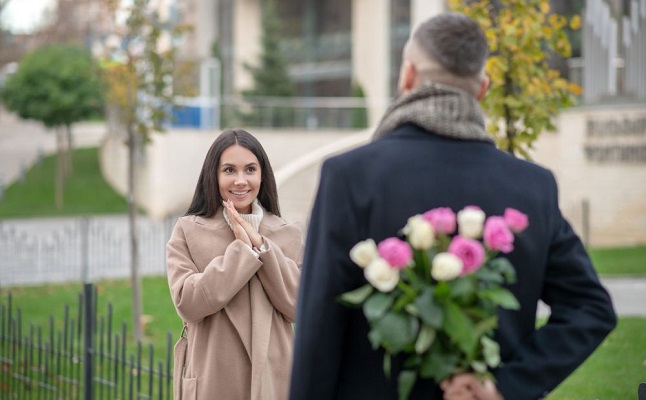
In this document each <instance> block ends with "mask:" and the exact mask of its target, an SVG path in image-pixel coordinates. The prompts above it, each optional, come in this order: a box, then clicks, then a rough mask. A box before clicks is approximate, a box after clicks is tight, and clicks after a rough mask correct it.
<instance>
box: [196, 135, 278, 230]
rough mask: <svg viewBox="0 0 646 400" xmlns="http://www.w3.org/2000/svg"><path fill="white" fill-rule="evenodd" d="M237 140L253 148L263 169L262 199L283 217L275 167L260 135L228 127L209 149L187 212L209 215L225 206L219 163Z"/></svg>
mask: <svg viewBox="0 0 646 400" xmlns="http://www.w3.org/2000/svg"><path fill="white" fill-rule="evenodd" d="M236 144H237V145H240V146H242V147H244V148H245V149H247V150H249V151H250V152H252V153H253V154H254V155H255V156H256V158H257V159H258V162H259V163H260V171H261V183H260V190H259V191H258V201H260V204H262V206H263V208H264V209H265V210H267V211H269V212H270V213H272V214H274V215H277V216H279V217H280V207H279V205H278V190H277V188H276V178H274V171H273V170H272V169H271V164H270V163H269V158H268V157H267V154H266V153H265V149H263V147H262V145H261V144H260V142H259V141H258V139H256V138H255V137H254V136H253V135H252V134H251V133H249V132H247V131H245V130H242V129H227V130H226V131H224V132H222V133H221V134H220V136H218V137H217V139H215V141H214V142H213V144H212V145H211V148H210V149H209V151H208V153H206V158H205V159H204V165H202V171H201V172H200V177H199V179H198V180H197V185H196V187H195V193H194V194H193V200H192V201H191V205H190V206H189V207H188V210H187V211H186V214H184V215H199V216H203V217H206V218H209V217H212V216H213V215H215V212H216V211H217V210H218V208H219V207H222V200H223V199H222V196H220V185H219V182H218V166H219V164H220V157H221V156H222V152H223V151H224V150H226V149H227V148H229V147H231V146H233V145H236Z"/></svg>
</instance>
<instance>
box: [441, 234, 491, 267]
mask: <svg viewBox="0 0 646 400" xmlns="http://www.w3.org/2000/svg"><path fill="white" fill-rule="evenodd" d="M448 252H449V253H451V254H455V255H456V256H457V257H458V258H459V259H460V260H462V275H466V274H470V273H472V272H474V271H476V270H477V269H478V268H480V266H481V265H482V263H483V262H484V259H485V250H484V247H482V244H481V243H480V242H479V241H477V240H474V239H469V238H465V237H462V236H459V235H458V236H456V237H454V238H453V240H452V241H451V244H449V249H448Z"/></svg>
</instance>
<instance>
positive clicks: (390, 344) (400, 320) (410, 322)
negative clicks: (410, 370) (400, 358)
mask: <svg viewBox="0 0 646 400" xmlns="http://www.w3.org/2000/svg"><path fill="white" fill-rule="evenodd" d="M373 330H375V331H377V332H379V335H380V336H381V339H382V345H383V347H384V348H385V349H386V351H388V352H390V353H392V354H397V353H398V352H400V351H401V350H403V349H404V348H405V347H407V346H408V345H412V344H413V343H414V341H415V338H416V337H417V332H418V331H419V321H418V320H417V318H414V317H411V316H409V315H406V314H399V313H395V312H389V313H387V314H386V315H385V316H384V317H383V318H382V319H380V320H379V322H378V323H377V324H376V325H375V327H374V328H373Z"/></svg>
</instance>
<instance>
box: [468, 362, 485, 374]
mask: <svg viewBox="0 0 646 400" xmlns="http://www.w3.org/2000/svg"><path fill="white" fill-rule="evenodd" d="M471 368H473V370H474V371H475V372H478V373H481V374H484V373H485V372H487V364H485V363H484V362H482V361H471Z"/></svg>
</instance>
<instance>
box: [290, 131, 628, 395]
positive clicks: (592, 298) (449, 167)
mask: <svg viewBox="0 0 646 400" xmlns="http://www.w3.org/2000/svg"><path fill="white" fill-rule="evenodd" d="M468 205H477V206H479V207H480V208H482V209H483V211H484V212H485V213H486V215H487V216H489V215H502V214H503V213H504V210H505V208H507V207H513V208H516V209H518V210H520V211H521V212H523V213H525V214H527V215H528V217H529V227H528V228H527V230H526V231H524V232H523V233H522V234H521V235H519V236H518V237H517V238H516V241H515V243H514V245H515V249H514V251H513V252H512V253H510V254H508V255H506V256H507V258H508V259H509V260H510V261H511V263H512V264H513V265H514V266H515V268H516V271H517V277H518V281H517V283H516V284H515V285H513V286H511V287H510V289H511V290H512V292H513V293H514V294H515V295H516V297H517V298H518V300H519V301H520V303H521V309H520V310H519V311H501V312H500V321H499V329H498V330H497V333H496V340H498V342H499V343H500V346H501V357H502V361H503V366H502V367H500V368H499V369H498V370H496V371H494V373H495V377H496V380H497V385H498V388H499V390H500V392H501V393H502V394H503V396H504V397H505V399H508V400H525V399H527V400H530V399H537V398H541V397H543V396H545V395H546V394H547V393H548V392H549V391H551V390H552V389H554V388H555V387H556V386H557V385H558V384H559V383H560V382H561V381H563V380H564V379H565V378H566V377H567V376H568V375H569V374H570V373H572V371H574V369H575V368H576V367H577V366H579V365H580V364H581V363H582V362H583V361H584V360H585V359H586V358H587V357H588V356H589V355H590V354H591V353H592V352H593V351H594V350H595V348H596V347H597V346H598V345H599V344H600V343H601V342H602V341H603V340H604V338H605V337H606V336H607V335H608V333H609V332H610V331H611V330H612V329H613V328H614V327H615V325H616V315H615V312H614V309H613V306H612V303H611V300H610V297H609V295H608V293H607V291H606V290H605V289H604V288H603V287H602V285H601V284H600V282H599V279H598V277H597V275H596V273H595V270H594V268H593V266H592V263H591V262H590V259H589V257H588V255H587V253H586V250H585V248H584V246H583V244H582V242H581V241H580V239H579V237H577V235H576V234H575V232H574V231H573V230H572V228H571V226H570V224H569V223H568V222H567V221H566V220H565V219H564V217H563V216H562V214H561V211H560V210H559V205H558V188H557V183H556V181H555V179H554V176H553V175H552V173H551V172H549V171H548V170H546V169H545V168H542V167H540V166H537V165H535V164H533V163H531V162H527V161H524V160H520V159H517V158H514V157H513V156H510V155H509V154H507V153H505V152H503V151H500V150H498V149H496V147H495V146H493V145H492V144H489V143H485V142H478V141H463V140H455V139H451V138H446V137H443V136H439V135H436V134H433V133H430V132H427V131H425V130H423V129H421V128H419V127H417V126H415V125H404V126H402V127H400V128H398V129H397V130H395V131H394V132H392V133H391V134H389V135H388V136H385V137H383V138H381V139H379V140H377V141H375V142H372V143H370V144H368V145H365V146H362V147H360V148H357V149H354V150H352V151H349V152H347V153H344V154H342V155H338V156H335V157H332V158H330V159H328V160H326V161H325V162H324V164H323V167H322V170H321V177H320V183H319V188H318V193H317V196H316V200H315V203H314V206H313V209H312V213H311V219H310V223H309V230H308V235H307V239H306V248H305V258H304V264H303V271H302V277H301V284H300V289H299V297H298V303H297V318H296V339H295V350H294V351H295V353H294V364H293V372H292V382H291V392H290V399H291V400H317V399H321V400H331V399H344V400H345V399H348V400H362V399H366V400H379V399H396V398H397V390H396V389H397V385H396V380H395V379H392V380H389V379H387V378H386V377H385V375H384V371H383V367H382V365H383V352H381V351H375V350H373V349H372V348H371V346H370V343H369V341H368V338H367V335H368V330H369V326H368V323H367V321H366V319H365V318H364V316H363V314H362V312H361V310H360V309H352V308H348V307H346V306H344V305H341V304H340V303H339V302H338V301H337V300H336V298H337V297H338V296H339V295H340V294H342V293H344V292H347V291H350V290H353V289H356V288H358V287H359V286H362V285H364V284H365V283H366V280H365V278H364V277H363V270H361V269H360V268H358V267H357V266H356V265H355V264H354V263H353V262H352V261H351V260H350V258H349V251H350V249H351V248H352V246H354V245H355V244H356V243H357V242H359V241H361V240H364V239H367V238H373V239H374V240H375V241H376V242H377V243H378V242H379V241H380V240H383V239H384V238H387V237H390V236H395V235H396V234H397V232H398V231H399V230H400V229H401V228H402V227H403V226H404V225H405V224H406V221H407V219H408V218H409V217H410V216H412V215H414V214H418V213H423V212H425V211H427V210H429V209H431V208H435V207H450V208H451V209H453V211H455V212H457V211H459V210H460V209H462V208H464V207H465V206H468ZM539 300H542V301H544V302H545V303H546V304H547V305H549V306H550V307H551V317H550V319H549V321H548V322H547V324H546V325H544V326H543V327H542V328H541V329H538V330H536V329H535V325H536V310H537V304H538V301H539ZM399 361H401V360H399ZM397 368H398V360H394V362H393V370H394V372H395V373H396V372H397ZM410 398H411V399H426V400H429V399H431V400H432V399H441V398H442V393H441V391H440V389H439V387H438V386H437V385H436V383H435V382H433V381H431V380H421V381H418V383H417V384H416V386H415V387H414V389H413V393H412V394H411V397H410Z"/></svg>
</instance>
